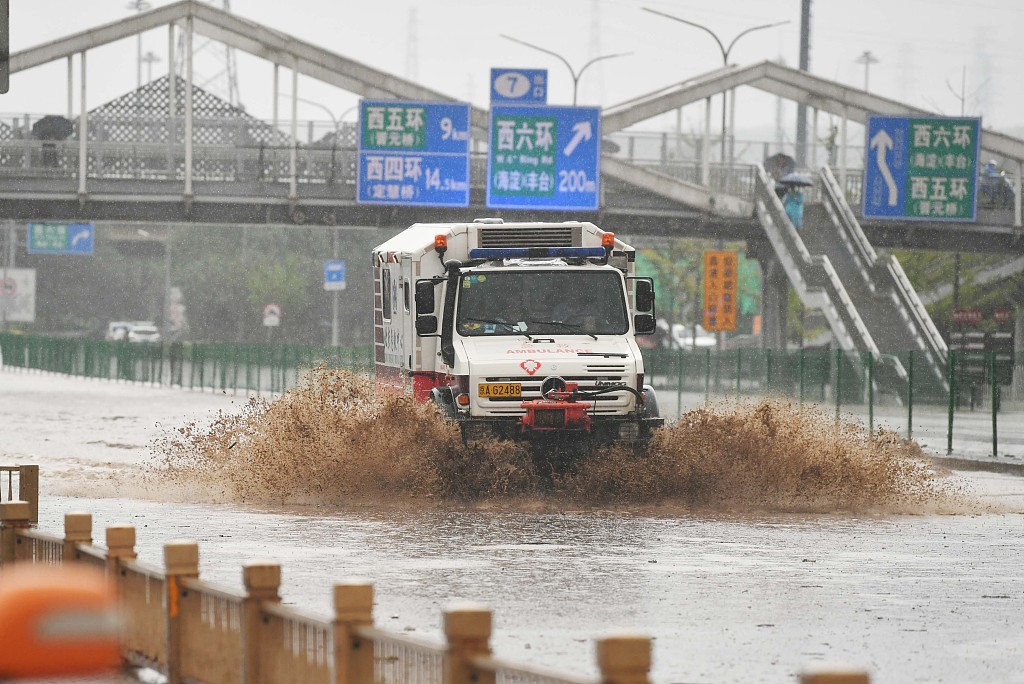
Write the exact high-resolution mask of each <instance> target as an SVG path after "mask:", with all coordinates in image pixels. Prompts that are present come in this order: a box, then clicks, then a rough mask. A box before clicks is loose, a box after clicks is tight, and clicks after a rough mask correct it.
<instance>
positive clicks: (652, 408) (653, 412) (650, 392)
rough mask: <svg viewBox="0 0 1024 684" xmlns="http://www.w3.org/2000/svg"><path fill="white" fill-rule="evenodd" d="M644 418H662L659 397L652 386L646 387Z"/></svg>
mask: <svg viewBox="0 0 1024 684" xmlns="http://www.w3.org/2000/svg"><path fill="white" fill-rule="evenodd" d="M644 416H645V417H646V418H661V409H660V408H658V395H657V393H656V392H655V391H654V388H653V387H651V386H650V385H644Z"/></svg>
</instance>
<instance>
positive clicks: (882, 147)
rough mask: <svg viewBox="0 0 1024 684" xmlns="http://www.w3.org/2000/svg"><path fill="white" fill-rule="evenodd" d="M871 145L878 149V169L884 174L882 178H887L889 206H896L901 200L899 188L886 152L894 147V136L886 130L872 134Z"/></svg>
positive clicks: (872, 147)
mask: <svg viewBox="0 0 1024 684" xmlns="http://www.w3.org/2000/svg"><path fill="white" fill-rule="evenodd" d="M870 146H871V149H873V150H877V151H878V156H877V164H878V171H879V172H880V173H881V174H882V178H883V179H885V185H886V187H888V188H889V206H890V207H895V206H896V202H897V201H898V200H899V190H898V189H897V188H896V181H895V180H894V179H893V177H892V171H891V170H890V169H889V162H888V161H887V160H886V152H888V151H889V150H891V149H892V148H893V142H892V138H890V137H889V134H888V133H886V132H885V131H884V130H881V131H878V132H877V133H875V135H874V136H872V138H871V144H870Z"/></svg>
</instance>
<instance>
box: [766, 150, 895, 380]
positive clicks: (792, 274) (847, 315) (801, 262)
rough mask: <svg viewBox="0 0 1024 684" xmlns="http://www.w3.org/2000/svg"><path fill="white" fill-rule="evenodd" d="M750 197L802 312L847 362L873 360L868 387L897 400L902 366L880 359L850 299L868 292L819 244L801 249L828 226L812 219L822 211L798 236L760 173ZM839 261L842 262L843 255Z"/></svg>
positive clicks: (890, 359) (812, 211)
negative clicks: (814, 315)
mask: <svg viewBox="0 0 1024 684" xmlns="http://www.w3.org/2000/svg"><path fill="white" fill-rule="evenodd" d="M754 197H755V200H754V204H755V211H756V213H757V217H758V219H759V220H760V222H761V225H762V226H763V227H764V230H765V233H766V235H767V237H768V240H769V242H770V243H771V245H772V249H773V250H774V252H775V255H776V257H777V258H778V259H779V262H780V263H781V264H782V267H783V269H784V270H785V272H786V275H787V277H788V278H789V282H790V284H791V285H792V286H793V288H794V289H795V290H796V292H797V294H798V295H799V297H800V300H801V301H802V302H803V304H804V306H806V307H808V308H811V309H816V310H818V311H820V312H821V313H822V314H823V315H824V317H825V319H826V320H827V321H828V324H829V328H830V329H831V331H832V334H833V336H834V337H835V340H836V344H837V346H838V348H839V349H841V350H843V351H844V352H846V353H847V355H848V356H849V357H851V358H852V357H854V356H858V355H859V354H865V353H866V354H869V355H870V356H871V357H872V358H873V359H875V361H876V363H874V364H873V366H872V367H873V369H874V377H873V378H872V383H873V384H877V385H878V387H879V388H880V389H884V390H886V391H889V392H892V393H894V394H896V395H897V396H902V393H903V388H904V387H905V384H906V380H907V372H906V369H905V367H904V366H903V363H902V362H901V361H900V359H898V358H896V357H889V356H883V355H882V354H881V353H880V351H879V348H878V346H877V344H876V342H875V339H874V337H873V335H872V332H871V331H870V330H869V328H868V326H867V325H866V324H865V322H864V319H863V318H862V316H861V311H860V308H859V307H858V306H856V305H855V301H854V298H856V300H857V301H861V300H863V298H864V296H865V295H864V290H865V289H867V286H866V285H865V286H863V287H862V286H861V283H858V282H856V281H854V282H850V277H849V276H848V275H846V276H845V277H844V276H841V275H840V274H839V272H838V271H837V269H836V267H835V266H834V265H833V263H832V259H831V256H830V255H828V254H825V253H823V250H822V249H821V248H820V242H821V241H820V240H814V239H812V241H811V245H808V244H806V243H805V239H806V238H807V237H812V238H813V237H814V235H816V234H817V233H818V231H817V230H814V229H811V230H808V224H809V223H813V224H815V225H819V224H821V223H822V218H824V219H825V220H827V217H817V216H815V213H816V209H817V210H820V212H821V213H822V214H824V212H825V210H824V209H823V208H820V207H815V206H813V205H812V206H810V207H808V212H807V214H805V218H804V226H805V227H804V229H802V230H801V231H797V229H796V227H795V226H794V225H793V223H792V222H791V221H790V220H789V217H788V216H787V215H786V211H785V209H784V208H783V206H782V202H781V201H780V200H779V197H778V195H776V194H775V191H774V189H773V188H772V186H771V183H770V181H769V179H768V176H767V174H766V173H765V172H764V169H761V168H758V171H757V175H756V178H755V190H754ZM808 219H810V220H808ZM809 233H810V234H811V235H808V234H809ZM839 256H840V258H843V257H842V254H839ZM845 261H849V258H844V262H845ZM844 270H845V269H844ZM851 290H852V293H851Z"/></svg>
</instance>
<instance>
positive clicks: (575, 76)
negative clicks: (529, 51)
mask: <svg viewBox="0 0 1024 684" xmlns="http://www.w3.org/2000/svg"><path fill="white" fill-rule="evenodd" d="M501 37H502V38H505V39H506V40H511V41H512V42H513V43H519V44H520V45H525V46H526V47H529V48H533V49H534V50H539V51H541V52H544V53H546V54H549V55H551V56H552V57H557V58H558V59H560V60H561V61H562V64H564V65H565V66H566V68H568V69H569V73H570V74H572V106H573V107H575V106H576V93H577V90H578V89H579V85H580V77H581V76H583V72H584V71H586V70H587V68H588V67H589V66H590V65H592V64H595V63H597V62H600V61H601V60H604V59H612V58H613V57H625V56H627V55H631V54H633V53H632V52H616V53H615V54H611V55H601V56H600V57H595V58H594V59H592V60H590V61H589V62H587V63H586V64H584V65H583V66H582V67H580V70H579V71H576V70H575V69H573V68H572V65H571V64H569V61H568V60H567V59H566V58H565V57H562V55H560V54H558V53H557V52H552V51H551V50H548V49H547V48H542V47H540V46H539V45H534V44H533V43H527V42H526V41H525V40H519V39H518V38H513V37H512V36H506V35H505V34H504V33H502V34H501Z"/></svg>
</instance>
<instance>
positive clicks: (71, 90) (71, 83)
mask: <svg viewBox="0 0 1024 684" xmlns="http://www.w3.org/2000/svg"><path fill="white" fill-rule="evenodd" d="M73 59H74V55H68V119H70V118H71V114H72V111H73V109H72V107H73V101H74V98H75V72H74V69H73V66H72V60H73Z"/></svg>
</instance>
